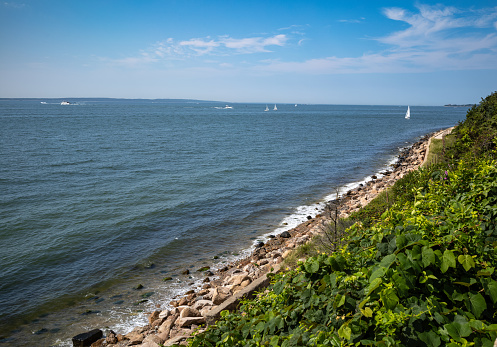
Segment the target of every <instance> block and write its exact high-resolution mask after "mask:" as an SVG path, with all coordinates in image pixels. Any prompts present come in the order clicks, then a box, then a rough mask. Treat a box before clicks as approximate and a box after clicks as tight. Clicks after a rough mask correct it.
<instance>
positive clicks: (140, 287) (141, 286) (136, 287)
mask: <svg viewBox="0 0 497 347" xmlns="http://www.w3.org/2000/svg"><path fill="white" fill-rule="evenodd" d="M135 289H136V290H140V289H143V285H142V284H139V285H137V286H135Z"/></svg>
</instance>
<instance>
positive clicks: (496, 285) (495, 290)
mask: <svg viewBox="0 0 497 347" xmlns="http://www.w3.org/2000/svg"><path fill="white" fill-rule="evenodd" d="M487 289H488V290H487V294H488V295H489V296H490V298H491V299H492V302H493V303H494V304H495V303H497V282H496V281H490V283H488V285H487Z"/></svg>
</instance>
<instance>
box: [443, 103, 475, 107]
mask: <svg viewBox="0 0 497 347" xmlns="http://www.w3.org/2000/svg"><path fill="white" fill-rule="evenodd" d="M475 105H476V104H464V105H456V104H447V105H444V106H445V107H473V106H475Z"/></svg>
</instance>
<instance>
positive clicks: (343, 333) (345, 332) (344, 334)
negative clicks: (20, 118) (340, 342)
mask: <svg viewBox="0 0 497 347" xmlns="http://www.w3.org/2000/svg"><path fill="white" fill-rule="evenodd" d="M351 334H352V329H350V328H349V327H348V326H347V325H345V324H344V325H342V326H341V327H340V329H338V336H340V337H341V338H342V339H345V340H350V335H351Z"/></svg>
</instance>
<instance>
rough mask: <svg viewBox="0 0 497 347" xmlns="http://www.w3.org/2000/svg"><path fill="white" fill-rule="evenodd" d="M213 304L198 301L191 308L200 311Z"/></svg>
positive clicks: (207, 301) (206, 301)
mask: <svg viewBox="0 0 497 347" xmlns="http://www.w3.org/2000/svg"><path fill="white" fill-rule="evenodd" d="M212 305H213V302H212V301H210V300H199V301H197V302H196V303H195V304H193V308H194V309H195V310H202V309H203V308H204V307H206V306H212Z"/></svg>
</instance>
